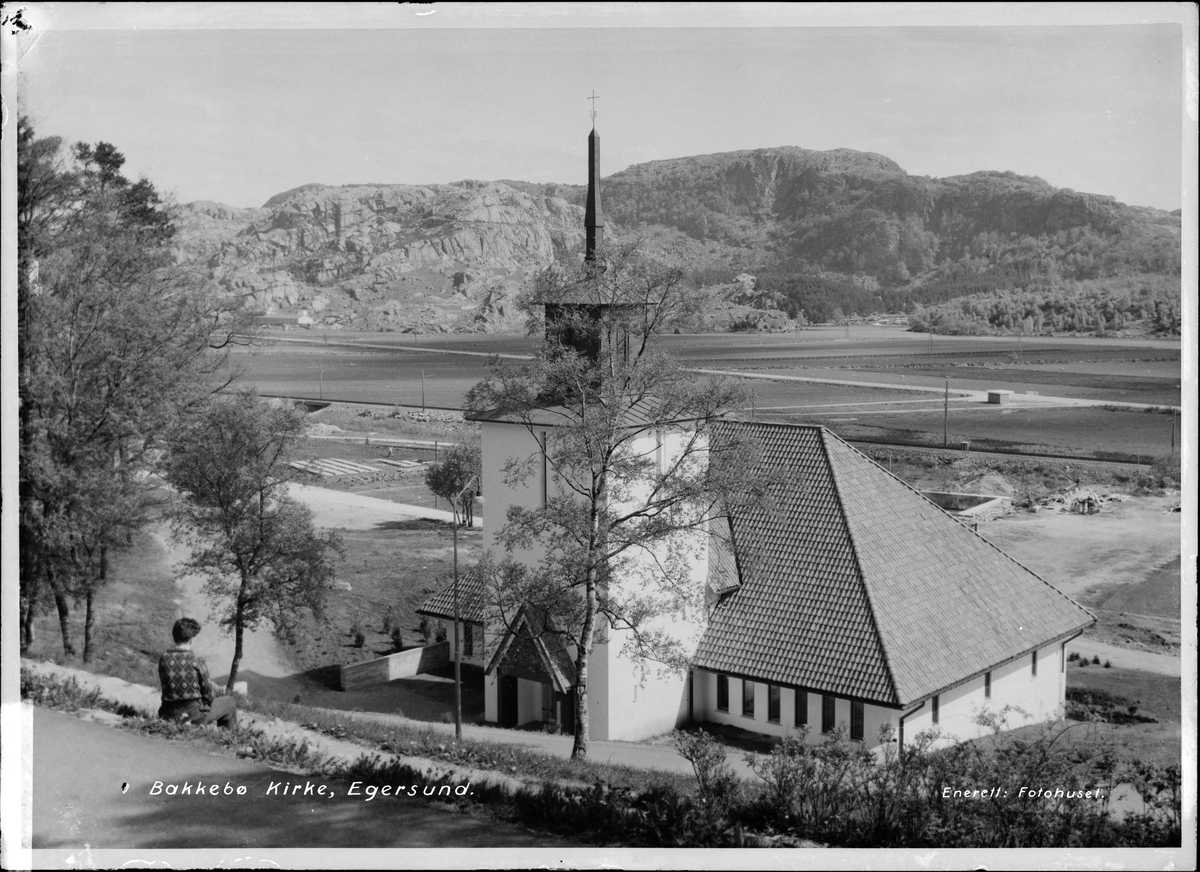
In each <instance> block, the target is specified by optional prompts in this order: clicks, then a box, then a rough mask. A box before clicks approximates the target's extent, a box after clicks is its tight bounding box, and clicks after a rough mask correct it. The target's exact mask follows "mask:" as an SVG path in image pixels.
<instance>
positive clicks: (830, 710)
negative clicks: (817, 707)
mask: <svg viewBox="0 0 1200 872" xmlns="http://www.w3.org/2000/svg"><path fill="white" fill-rule="evenodd" d="M834 704H835V703H834V699H833V697H832V696H829V695H828V694H822V696H821V732H822V733H832V732H833V727H834V718H835V716H836V715H835V712H834Z"/></svg>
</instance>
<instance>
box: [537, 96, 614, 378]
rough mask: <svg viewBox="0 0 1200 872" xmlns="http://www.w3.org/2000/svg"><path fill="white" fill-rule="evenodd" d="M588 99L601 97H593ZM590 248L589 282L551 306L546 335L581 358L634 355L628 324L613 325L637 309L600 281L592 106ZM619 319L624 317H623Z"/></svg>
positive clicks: (600, 214)
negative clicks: (610, 296)
mask: <svg viewBox="0 0 1200 872" xmlns="http://www.w3.org/2000/svg"><path fill="white" fill-rule="evenodd" d="M589 99H592V100H595V99H597V98H596V97H595V96H594V95H593V96H592V97H590V98H589ZM583 227H584V231H585V240H586V242H585V248H584V255H583V262H584V265H585V268H586V270H587V274H588V276H589V277H590V278H591V281H590V282H587V283H585V285H586V286H580V287H578V288H574V289H572V292H570V293H568V294H566V295H565V296H564V297H563V298H562V299H559V300H557V301H556V302H554V303H547V304H546V338H547V339H553V340H554V341H555V342H557V343H558V344H559V345H561V346H563V347H565V348H572V349H574V350H575V351H576V352H578V353H579V355H580V356H582V357H586V358H588V359H589V360H593V361H597V360H599V359H600V357H601V355H602V354H603V353H604V350H605V349H606V347H607V346H608V345H609V344H610V343H612V345H613V350H614V351H615V352H616V353H617V354H619V355H620V356H622V357H623V358H624V359H625V360H628V359H629V336H628V332H627V330H626V329H625V328H624V327H623V326H618V327H616V328H615V329H605V327H606V323H607V324H608V325H609V327H610V328H611V327H612V326H613V325H611V323H609V322H611V320H612V316H613V314H614V313H617V312H619V311H621V310H629V309H633V308H635V307H634V306H633V305H631V303H630V301H626V300H616V299H608V298H606V294H608V293H611V290H612V289H609V288H606V287H605V286H604V283H603V282H601V281H599V279H600V276H601V274H602V273H604V272H605V271H606V269H607V264H606V263H605V262H604V251H603V249H604V209H603V207H602V206H601V205H600V134H599V133H597V132H596V112H595V109H593V110H592V131H591V133H589V134H588V188H587V203H586V205H585V207H584V215H583ZM618 320H621V319H619V318H618ZM610 334H611V335H610Z"/></svg>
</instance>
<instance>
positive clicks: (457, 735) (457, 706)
mask: <svg viewBox="0 0 1200 872" xmlns="http://www.w3.org/2000/svg"><path fill="white" fill-rule="evenodd" d="M477 480H478V479H477V478H476V477H475V476H471V477H470V478H469V479H467V484H466V486H465V487H463V489H462V490H460V491H459V492H458V495H457V496H455V497H454V501H453V502H452V503H451V505H450V508H451V510H452V511H453V513H454V515H453V517H454V523H453V528H452V530H453V532H452V535H453V537H454V741H455V743H456V744H460V745H461V744H462V644H461V640H460V638H459V624H461V623H462V622H461V621H460V620H459V612H458V504H459V503H461V502H462V498H463V496H464V495H465V494H466V492H467V491H468V490H470V489H471V487H473V486H474V485H475V482H476V481H477Z"/></svg>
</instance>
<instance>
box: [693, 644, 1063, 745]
mask: <svg viewBox="0 0 1200 872" xmlns="http://www.w3.org/2000/svg"><path fill="white" fill-rule="evenodd" d="M1036 654H1037V671H1036V674H1034V669H1033V659H1034V652H1030V653H1028V654H1023V655H1021V656H1020V657H1017V658H1015V659H1012V660H1009V661H1007V662H1005V663H1001V664H998V665H997V666H995V667H994V668H993V669H991V670H990V671H989V672H988V673H984V674H981V675H976V676H973V677H971V678H968V679H967V680H965V681H962V682H959V683H958V684H955V685H952V686H950V687H948V688H946V689H945V690H942V691H940V692H939V693H937V694H936V695H935V696H936V697H937V710H938V713H937V723H936V724H935V723H934V715H933V709H934V698H933V697H927V698H925V699H924V700H919V701H916V702H914V703H913V704H912V705H909V706H905V707H904V708H902V709H900V708H891V707H889V706H882V705H873V704H871V703H868V702H864V703H863V736H862V741H863V742H864V743H865V744H866V746H867V747H868V748H873V749H875V748H879V747H881V746H880V741H879V736H880V728H881V727H883V726H884V725H887V724H890V725H891V726H892V736H893V738H894V740H895V741H899V738H900V733H901V723H900V722H901V718H902V717H903V719H904V723H903V735H904V742H905V744H906V745H907V744H910V743H911V742H912V740H913V739H914V737H916V736H917V735H918V734H919V733H922V732H927V731H930V730H936V731H937V733H938V736H939V738H938V740H937V742H936V744H937V745H946V744H949V743H951V742H954V741H964V740H970V739H976V738H979V737H980V736H982V735H985V734H986V733H988V732H989V731H990V728H988V727H986V726H982V725H980V724H979V723H978V721H977V719H978V717H979V716H980V715H981V714H983V713H985V712H991V713H993V714H998V715H1002V716H1004V717H1005V718H1006V723H1007V726H1008V727H1009V728H1017V727H1021V726H1026V725H1028V724H1033V723H1041V722H1045V721H1054V720H1058V719H1059V718H1061V717H1062V715H1063V706H1064V702H1065V695H1066V675H1065V669H1064V665H1065V662H1064V658H1065V657H1066V645H1065V642H1064V641H1062V640H1057V641H1054V642H1051V643H1050V644H1047V645H1044V646H1042V647H1041V648H1039V649H1038V650H1037V652H1036ZM989 677H990V678H989ZM694 680H695V689H694V706H695V716H696V719H697V720H703V721H708V722H711V723H719V724H728V725H730V726H734V727H740V728H741V729H744V730H750V731H752V732H756V733H764V734H767V735H772V736H785V735H787V734H789V733H792V732H794V731H795V729H796V728H797V726H798V723H799V722H798V721H797V713H796V694H797V692H798V689H797V688H792V687H781V688H780V690H779V695H780V705H779V718H778V720H771V719H770V717H769V715H770V711H769V708H768V694H769V689H768V688H769V685H768V684H767V683H766V682H761V681H753V682H752V683H753V685H754V688H753V698H754V704H753V712H752V713H749V714H743V711H742V710H743V705H742V700H743V683H744V682H745V681H747V680H748V679H743V678H741V677H737V676H726V680H727V682H728V689H729V690H728V705H727V706H725V707H724V708H721V707H720V706H719V705H718V694H717V682H718V674H717V673H715V672H708V671H705V670H696V672H695V679H694ZM989 685H990V689H989ZM830 696H832V698H833V701H834V702H833V705H834V716H833V722H834V725H835V726H836V725H843V726H845V728H846V730H847V735H849V729H850V725H851V700H850V699H848V698H846V697H839V696H836V695H830ZM805 702H806V707H805V708H806V713H807V724H808V727H809V740H810V741H813V742H817V741H821V739H822V736H823V723H822V714H823V711H822V709H823V705H822V694H821V693H820V692H818V691H807V692H805ZM1006 708H1009V711H1008V712H1007V713H1005V711H1004V710H1005V709H1006Z"/></svg>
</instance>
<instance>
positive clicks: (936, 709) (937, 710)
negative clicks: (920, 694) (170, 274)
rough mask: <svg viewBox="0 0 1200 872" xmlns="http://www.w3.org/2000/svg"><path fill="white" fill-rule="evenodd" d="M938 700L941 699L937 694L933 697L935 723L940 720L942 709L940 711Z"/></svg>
mask: <svg viewBox="0 0 1200 872" xmlns="http://www.w3.org/2000/svg"><path fill="white" fill-rule="evenodd" d="M938 701H939V700H938V697H937V696H935V697H934V698H933V722H934V723H935V724H936V723H937V722H938V718H939V717H940V716H941V711H940V708H941V707H940V706H939V705H938Z"/></svg>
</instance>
